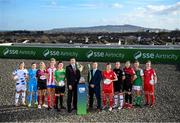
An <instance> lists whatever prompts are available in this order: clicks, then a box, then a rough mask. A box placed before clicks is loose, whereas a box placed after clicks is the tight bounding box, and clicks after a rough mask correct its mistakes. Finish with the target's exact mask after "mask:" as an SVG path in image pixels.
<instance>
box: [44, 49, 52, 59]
mask: <svg viewBox="0 0 180 123" xmlns="http://www.w3.org/2000/svg"><path fill="white" fill-rule="evenodd" d="M49 54H50V51H49V50H48V49H46V50H45V51H44V52H43V55H44V57H47V56H48V55H49Z"/></svg>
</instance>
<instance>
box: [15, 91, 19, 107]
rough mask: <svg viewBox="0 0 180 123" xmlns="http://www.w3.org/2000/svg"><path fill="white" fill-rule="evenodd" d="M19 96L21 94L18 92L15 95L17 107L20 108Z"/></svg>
mask: <svg viewBox="0 0 180 123" xmlns="http://www.w3.org/2000/svg"><path fill="white" fill-rule="evenodd" d="M19 95H20V92H16V95H15V106H18V100H19Z"/></svg>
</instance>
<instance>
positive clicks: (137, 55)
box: [134, 51, 142, 59]
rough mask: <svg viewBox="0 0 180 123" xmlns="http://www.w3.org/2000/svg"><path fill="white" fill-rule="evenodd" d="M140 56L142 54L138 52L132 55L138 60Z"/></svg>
mask: <svg viewBox="0 0 180 123" xmlns="http://www.w3.org/2000/svg"><path fill="white" fill-rule="evenodd" d="M141 56H142V52H141V51H138V52H136V53H135V54H134V59H139V58H140V57H141Z"/></svg>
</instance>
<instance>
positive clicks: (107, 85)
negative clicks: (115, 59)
mask: <svg viewBox="0 0 180 123" xmlns="http://www.w3.org/2000/svg"><path fill="white" fill-rule="evenodd" d="M102 76H103V85H102V90H103V93H102V95H103V109H105V108H106V101H107V97H109V102H110V108H109V111H112V108H113V96H114V87H113V81H117V80H118V79H117V75H116V74H115V72H114V71H113V70H111V64H110V63H107V65H106V70H105V71H103V72H102Z"/></svg>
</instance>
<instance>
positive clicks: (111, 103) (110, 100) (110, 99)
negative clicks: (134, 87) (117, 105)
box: [109, 93, 114, 108]
mask: <svg viewBox="0 0 180 123" xmlns="http://www.w3.org/2000/svg"><path fill="white" fill-rule="evenodd" d="M113 96H114V94H113V93H110V94H109V102H110V107H111V108H112V106H113Z"/></svg>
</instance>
